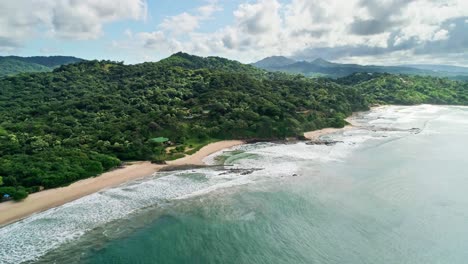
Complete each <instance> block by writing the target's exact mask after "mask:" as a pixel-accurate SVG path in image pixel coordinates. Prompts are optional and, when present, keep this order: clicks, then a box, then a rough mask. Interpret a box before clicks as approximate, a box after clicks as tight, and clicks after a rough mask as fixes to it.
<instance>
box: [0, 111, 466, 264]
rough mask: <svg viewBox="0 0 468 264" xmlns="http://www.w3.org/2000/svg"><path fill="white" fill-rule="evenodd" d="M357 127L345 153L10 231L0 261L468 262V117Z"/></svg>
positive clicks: (102, 205) (279, 160) (80, 209)
mask: <svg viewBox="0 0 468 264" xmlns="http://www.w3.org/2000/svg"><path fill="white" fill-rule="evenodd" d="M354 122H355V123H357V124H358V125H359V126H360V127H359V128H355V129H352V130H348V131H345V132H341V133H337V134H335V135H332V136H330V138H332V139H336V140H339V141H343V142H342V143H338V144H336V145H335V146H330V147H327V146H309V145H306V144H304V143H295V144H272V143H263V144H255V145H248V146H243V147H240V148H237V149H236V150H235V151H232V152H227V153H224V154H223V158H222V159H218V160H223V161H224V162H226V163H227V164H230V165H234V166H233V168H243V169H244V168H252V169H258V170H254V171H250V172H251V173H249V174H245V173H244V174H243V173H240V172H239V171H235V172H234V171H222V170H209V169H204V170H193V171H186V172H178V173H166V174H162V175H156V176H155V177H154V178H151V179H146V180H142V181H139V182H135V183H131V184H127V185H124V186H121V187H119V188H115V189H111V190H107V191H103V192H101V193H99V194H95V195H91V196H89V197H86V198H84V199H80V200H78V201H76V202H73V203H71V204H68V205H66V206H63V207H59V208H57V209H54V210H51V211H48V212H45V213H42V214H38V215H35V216H33V217H31V218H29V219H26V220H24V221H22V222H18V223H15V224H13V225H10V226H7V227H5V228H2V229H0V244H1V245H2V247H0V263H19V262H21V261H27V262H32V263H450V264H452V263H466V260H467V259H468V250H466V248H468V192H467V191H466V190H467V186H468V169H467V167H468V148H467V147H468V108H463V107H445V106H440V107H436V106H428V105H423V106H414V107H400V106H393V107H385V108H378V109H376V110H374V111H372V112H369V113H363V114H360V115H359V116H357V117H355V120H354ZM414 128H418V129H414ZM216 160H217V159H216V156H212V157H210V158H208V159H207V161H208V162H210V163H216ZM294 174H296V175H297V176H293V175H294ZM7 241H8V243H6V242H7Z"/></svg>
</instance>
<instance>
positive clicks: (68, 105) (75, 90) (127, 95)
mask: <svg viewBox="0 0 468 264" xmlns="http://www.w3.org/2000/svg"><path fill="white" fill-rule="evenodd" d="M364 77H365V78H364ZM399 79H402V80H403V81H398V80H399ZM0 87H2V90H1V93H0V144H1V146H2V148H0V176H2V178H3V183H4V186H6V187H2V188H10V189H8V190H9V191H10V192H11V188H14V190H16V191H18V192H20V191H27V192H33V191H36V190H38V189H39V188H40V186H43V187H45V188H53V187H57V186H62V185H66V184H69V183H71V182H74V181H77V180H79V179H83V178H87V177H92V176H95V175H98V174H100V173H102V172H104V171H106V170H109V169H111V168H113V167H115V166H117V165H118V164H119V163H120V161H121V160H153V161H156V162H161V161H163V160H170V159H175V158H178V157H182V156H184V155H185V154H186V153H191V152H193V151H194V150H196V149H197V148H199V147H200V146H202V145H203V144H206V143H208V142H212V141H213V140H219V139H282V138H285V137H294V136H300V135H301V134H302V132H304V131H310V130H314V129H320V128H323V127H342V126H344V125H345V121H344V118H345V117H346V116H348V115H350V114H351V113H352V112H354V111H359V110H365V109H368V105H369V104H371V103H394V102H395V103H397V102H398V101H397V99H398V98H400V97H401V96H403V97H404V96H411V98H415V99H414V100H413V99H411V100H409V101H407V103H424V102H425V103H444V104H467V103H468V97H467V94H466V91H467V84H466V83H462V82H454V81H449V80H443V79H437V78H426V77H417V78H416V77H409V76H395V75H385V74H384V75H372V76H370V77H369V76H358V75H355V76H353V77H349V78H348V79H338V80H331V79H324V78H319V79H310V78H306V77H304V76H298V75H288V74H283V73H269V72H265V71H263V70H259V69H257V68H254V67H252V66H250V65H244V64H241V63H239V62H235V61H230V60H226V59H223V58H217V57H209V58H201V57H196V56H192V55H188V54H184V53H178V54H175V55H173V56H171V57H169V58H168V59H165V60H162V61H160V62H156V63H142V64H137V65H123V64H121V63H116V62H111V61H85V62H81V63H76V64H69V65H64V66H60V67H59V68H57V69H55V70H54V71H53V72H46V73H31V74H22V75H18V76H13V77H6V78H3V79H0ZM395 91H403V92H405V93H406V94H400V93H395ZM391 96H394V97H391ZM155 138H164V142H163V141H159V140H154V139H155ZM166 139H168V141H170V142H172V143H173V144H174V145H173V147H176V148H171V149H172V150H170V151H167V150H166V147H167V145H165V144H167V143H168V141H166ZM2 188H0V194H1V193H2ZM3 190H5V189H3Z"/></svg>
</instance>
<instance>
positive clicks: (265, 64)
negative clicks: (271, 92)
mask: <svg viewBox="0 0 468 264" xmlns="http://www.w3.org/2000/svg"><path fill="white" fill-rule="evenodd" d="M295 62H296V61H295V60H293V59H289V58H287V57H284V56H271V57H266V58H264V59H263V60H260V61H258V62H255V63H252V65H254V66H256V67H259V68H270V67H273V68H275V67H284V66H287V65H291V64H293V63H295Z"/></svg>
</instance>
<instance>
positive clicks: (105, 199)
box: [0, 105, 449, 263]
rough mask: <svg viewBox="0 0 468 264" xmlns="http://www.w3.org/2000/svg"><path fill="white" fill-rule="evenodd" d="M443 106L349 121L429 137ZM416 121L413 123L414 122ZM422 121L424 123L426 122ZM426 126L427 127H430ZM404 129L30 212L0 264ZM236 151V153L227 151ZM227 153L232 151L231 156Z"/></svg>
mask: <svg viewBox="0 0 468 264" xmlns="http://www.w3.org/2000/svg"><path fill="white" fill-rule="evenodd" d="M447 110H449V108H447V107H436V106H428V105H422V106H414V107H402V106H391V107H381V108H377V109H376V110H374V111H372V112H368V113H365V114H361V115H358V116H357V117H355V118H354V119H355V120H356V121H357V123H359V124H362V125H364V126H371V127H376V128H386V127H391V128H406V127H407V126H408V125H414V124H417V125H418V126H421V128H424V130H423V132H425V133H428V131H430V129H428V128H427V126H426V125H425V124H427V122H430V120H435V119H437V118H448V117H444V116H443V113H444V112H445V111H447ZM415 120H416V121H415ZM425 122H426V123H425ZM429 127H430V126H429ZM408 134H409V133H408V132H405V131H379V130H378V129H377V130H375V131H373V130H372V129H371V130H370V129H369V128H368V127H363V128H355V129H352V130H347V131H342V132H339V133H335V134H333V135H330V136H327V137H328V138H331V139H333V140H338V141H342V143H338V144H336V145H334V146H323V145H307V144H305V143H304V142H299V143H296V144H275V143H257V144H249V145H242V146H236V147H233V148H231V149H229V150H228V151H226V150H225V151H220V152H217V153H215V154H213V155H210V156H208V157H207V158H205V160H204V161H205V162H207V163H208V164H215V163H216V157H218V156H219V155H227V156H228V158H227V160H226V161H227V163H229V164H232V165H233V167H232V168H242V169H258V170H254V171H252V172H251V173H250V174H246V175H242V173H239V172H236V171H231V172H229V171H228V172H226V171H219V170H212V169H196V170H190V171H185V172H170V173H169V172H165V173H158V174H156V175H155V176H154V177H151V178H147V179H142V180H139V181H135V182H132V183H128V184H124V185H122V186H119V187H117V188H112V189H108V190H105V191H101V192H99V193H95V194H92V195H89V196H86V197H84V198H81V199H79V200H76V201H74V202H71V203H68V204H65V205H63V206H60V207H58V208H54V209H51V210H48V211H46V212H43V213H38V214H35V215H33V216H31V217H29V218H27V219H24V220H22V221H20V222H17V223H14V224H11V225H9V226H6V227H4V228H1V229H0V245H2V246H1V247H0V263H21V262H25V261H34V260H36V259H38V258H39V257H41V256H43V255H44V254H46V253H47V252H49V251H51V250H53V249H56V248H58V247H60V246H61V245H63V244H65V243H67V242H70V241H73V240H76V239H79V238H80V237H81V236H83V235H84V234H86V233H87V232H89V231H91V230H93V229H96V228H98V227H101V226H104V225H105V224H107V223H110V222H112V221H115V220H119V219H125V218H127V217H131V215H132V214H134V213H135V212H138V211H139V210H142V209H144V208H147V207H154V206H162V204H166V203H167V201H171V200H179V199H189V198H192V197H195V196H202V195H207V194H209V193H211V192H216V191H221V190H223V189H229V188H233V187H238V186H243V185H251V184H259V183H262V182H263V181H271V180H277V179H280V178H282V177H285V176H291V175H293V174H296V173H299V172H300V169H301V166H304V165H303V163H307V164H313V163H316V164H320V163H326V162H340V161H342V160H344V159H346V158H347V157H348V156H349V155H351V154H352V153H353V152H354V151H356V150H357V149H359V148H360V147H361V146H362V145H363V144H364V143H366V142H368V141H372V140H382V139H385V138H388V137H390V138H398V137H403V136H407V135H408ZM234 150H236V151H235V152H232V151H234ZM230 151H231V152H230Z"/></svg>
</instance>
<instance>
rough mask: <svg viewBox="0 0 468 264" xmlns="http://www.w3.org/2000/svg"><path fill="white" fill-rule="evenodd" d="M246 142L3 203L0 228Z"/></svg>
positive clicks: (312, 135) (313, 135)
mask: <svg viewBox="0 0 468 264" xmlns="http://www.w3.org/2000/svg"><path fill="white" fill-rule="evenodd" d="M353 116H354V114H353V115H351V116H350V117H348V118H346V121H347V122H348V123H349V125H347V126H345V127H343V128H323V129H319V130H314V131H309V132H304V137H305V138H306V139H308V140H318V139H319V138H320V137H321V136H324V135H327V134H331V133H335V132H339V131H343V130H348V129H351V128H353V127H354V124H353V122H352V118H353ZM245 143H246V142H245V141H241V140H224V141H218V142H214V143H211V144H208V145H206V146H204V147H203V148H201V149H200V150H199V151H197V152H196V153H194V154H192V155H189V156H186V157H183V158H180V159H177V160H173V161H167V162H166V164H152V163H151V162H149V161H140V162H133V163H129V164H127V165H125V166H124V167H123V168H120V169H115V170H111V171H108V172H105V173H103V174H101V175H99V176H96V177H94V178H88V179H84V180H80V181H77V182H75V183H72V184H71V185H69V186H66V187H61V188H56V189H49V190H44V191H41V192H37V193H33V194H31V195H29V196H28V197H27V198H26V199H25V200H23V201H21V202H14V201H10V202H5V203H0V228H1V227H3V226H5V225H8V224H11V223H13V222H16V221H19V220H21V219H24V218H26V217H28V216H31V215H33V214H35V213H40V212H43V211H46V210H49V209H52V208H55V207H58V206H61V205H64V204H66V203H69V202H72V201H74V200H77V199H79V198H82V197H84V196H87V195H90V194H93V193H96V192H99V191H102V190H104V189H108V188H112V187H116V186H118V185H121V184H123V183H126V182H129V181H132V180H137V179H140V178H144V177H148V176H151V175H153V174H154V173H156V172H158V171H160V170H163V169H165V168H168V167H177V166H189V165H205V163H204V162H203V159H204V158H205V157H207V156H209V155H211V154H213V153H216V152H218V151H222V150H224V149H228V148H231V147H234V146H239V145H243V144H245Z"/></svg>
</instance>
